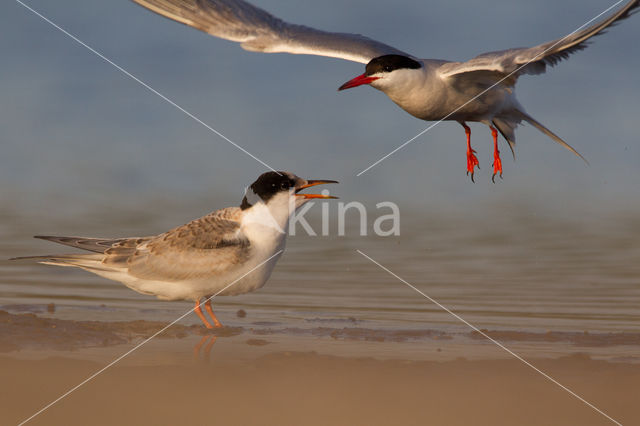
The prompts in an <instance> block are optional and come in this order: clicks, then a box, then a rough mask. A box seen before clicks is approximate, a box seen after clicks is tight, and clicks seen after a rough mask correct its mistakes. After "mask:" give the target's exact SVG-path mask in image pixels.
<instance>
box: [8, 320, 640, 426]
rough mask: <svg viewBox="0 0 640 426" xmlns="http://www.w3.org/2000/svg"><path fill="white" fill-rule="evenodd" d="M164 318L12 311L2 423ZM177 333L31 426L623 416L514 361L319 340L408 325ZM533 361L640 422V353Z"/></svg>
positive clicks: (624, 339)
mask: <svg viewBox="0 0 640 426" xmlns="http://www.w3.org/2000/svg"><path fill="white" fill-rule="evenodd" d="M162 325H164V324H161V323H155V322H149V321H131V322H114V323H101V322H97V321H66V320H56V319H51V318H40V317H38V316H37V315H34V314H18V315H16V314H10V313H7V312H0V350H1V351H2V352H4V353H3V355H1V356H0V377H2V383H3V386H2V387H1V388H0V389H1V390H0V400H1V401H2V410H0V424H3V425H4V424H17V423H19V422H20V421H22V420H25V419H26V418H28V417H29V416H31V415H32V414H34V413H35V412H36V411H38V410H39V409H40V408H42V407H43V406H45V405H46V404H48V403H49V402H51V401H53V400H54V399H56V398H57V397H59V396H60V395H61V394H63V393H64V392H66V391H67V390H69V389H70V388H72V387H74V386H76V385H77V384H78V383H80V382H82V381H83V380H84V379H86V378H87V377H89V376H90V375H92V374H93V373H95V372H96V371H98V370H100V369H101V368H102V367H104V366H105V365H107V364H108V363H109V362H110V361H111V360H113V359H115V358H116V357H117V356H119V355H120V354H122V353H124V352H126V351H127V350H129V349H130V348H132V347H133V346H134V345H135V344H137V343H139V342H141V341H142V340H143V339H144V337H146V336H148V335H150V334H151V332H152V331H156V330H158V329H159V328H160V327H161V326H162ZM170 330H171V331H170V332H168V333H167V334H164V335H162V337H161V338H159V339H154V340H153V341H151V342H150V343H149V344H147V345H145V346H144V347H143V348H141V349H140V350H138V351H136V352H134V353H133V354H131V355H130V356H128V357H127V358H125V359H124V360H123V361H121V362H119V363H118V364H116V365H114V366H113V367H112V368H110V369H108V370H107V371H105V372H104V373H102V374H100V375H99V376H98V377H96V378H95V379H94V380H92V381H90V382H88V383H87V384H86V385H84V386H82V387H81V388H79V389H78V390H77V391H75V392H73V393H72V394H71V395H69V396H68V397H67V398H65V399H64V400H62V401H60V402H59V403H58V404H56V405H54V406H53V407H51V408H50V409H48V410H47V411H45V412H43V413H42V414H41V415H39V416H38V417H36V418H34V419H33V420H32V421H31V422H30V423H29V424H34V425H37V424H42V425H76V424H77V425H84V424H95V425H113V424H154V425H175V424H185V423H189V424H198V425H199V424H229V425H236V424H242V425H245V424H260V425H289V424H291V425H299V424H309V425H327V424H341V425H343V424H344V425H356V424H357V425H360V424H362V425H365V424H366V425H388V424H415V425H423V424H437V425H440V424H442V425H469V424H474V425H541V424H580V425H605V424H611V422H609V421H608V420H607V419H606V418H605V417H603V416H602V415H601V414H599V413H597V412H596V411H594V410H593V409H592V408H589V407H588V406H586V405H585V404H584V403H582V402H580V401H579V400H577V399H575V398H574V397H573V396H571V395H569V394H568V393H567V392H566V391H564V390H562V389H560V388H559V387H558V386H557V385H555V384H553V383H551V382H549V381H548V380H547V379H545V378H543V377H542V376H540V375H539V374H537V373H535V372H534V371H533V370H531V369H530V368H529V367H527V366H525V365H523V364H522V363H521V362H519V361H517V360H515V359H513V358H499V359H469V358H468V357H464V358H463V357H457V358H455V359H447V360H433V361H431V360H429V361H425V360H411V359H402V358H399V359H398V358H396V359H380V358H379V357H377V353H378V352H374V351H372V352H371V354H370V355H364V356H363V355H362V351H361V352H360V354H359V355H356V356H347V355H341V356H335V355H327V354H319V353H317V352H315V351H308V350H307V349H306V348H307V347H308V343H309V342H312V343H313V342H317V341H318V339H327V338H329V339H334V340H335V339H337V340H338V341H339V342H340V343H341V344H343V345H347V346H349V345H351V346H353V347H363V345H365V346H364V347H371V348H376V351H379V348H380V347H381V346H366V345H367V344H371V345H382V347H384V348H386V349H388V350H389V351H396V352H401V351H402V350H403V348H406V347H407V345H408V343H402V342H403V341H406V339H408V338H409V337H415V336H409V337H407V335H406V333H399V334H396V335H395V338H394V339H391V340H390V341H389V342H380V341H375V340H376V339H377V340H379V339H380V336H386V335H387V334H381V335H378V334H375V333H373V331H371V330H365V331H364V333H363V334H362V335H356V334H355V332H354V331H353V329H349V328H335V329H334V331H333V332H331V331H328V330H331V329H330V328H328V327H320V328H316V329H313V330H315V331H312V333H311V335H304V333H300V334H296V333H288V334H286V335H284V336H283V335H282V333H280V334H278V333H269V332H266V331H265V330H267V331H268V330H269V328H268V327H265V328H263V329H258V330H256V329H253V328H252V329H239V328H236V329H233V328H230V329H227V330H225V331H223V332H221V333H218V335H217V336H216V335H214V334H209V333H207V332H206V331H205V330H204V329H203V328H202V327H197V326H184V325H180V324H178V325H176V326H175V328H173V327H172V329H170ZM317 330H322V332H319V331H317ZM372 333H373V334H372ZM316 334H317V335H316ZM332 334H333V335H334V336H333V337H331V335H332ZM327 336H329V337H327ZM372 336H373V337H372ZM392 336H393V334H392ZM496 336H497V334H496ZM423 337H424V336H423ZM469 337H470V338H471V339H473V338H474V336H473V335H470V336H469ZM500 337H502V338H503V339H507V340H509V339H514V338H517V339H527V340H530V341H532V342H536V341H539V340H541V339H544V338H546V339H551V340H555V339H559V338H564V339H569V340H570V339H572V338H575V339H578V338H579V339H582V341H581V342H582V343H584V340H586V341H587V343H589V342H591V344H593V345H594V346H598V345H602V343H603V341H607V339H608V341H610V343H611V344H614V345H615V344H616V342H618V343H623V344H634V343H635V339H636V338H637V336H636V335H633V334H631V335H626V334H625V335H605V336H580V337H578V336H564V335H557V334H556V335H551V336H546V337H545V335H544V334H541V335H538V334H535V333H534V334H533V335H528V334H525V335H523V336H520V335H515V334H514V335H510V334H504V333H503V335H501V336H500ZM428 339H434V336H428ZM371 340H374V341H375V342H374V343H369V342H370V341H371ZM453 340H455V339H453ZM436 341H437V342H438V345H440V346H442V347H443V348H444V350H446V349H447V348H448V346H447V345H449V344H451V343H452V340H448V339H446V338H444V340H443V336H437V338H436ZM283 342H284V344H283ZM321 342H325V341H321ZM574 343H575V342H574ZM423 344H424V345H425V348H426V347H429V346H428V345H426V344H425V343H424V342H421V343H420V345H423ZM283 348H288V349H287V350H283ZM465 350H468V349H465ZM465 355H466V353H465ZM407 358H408V357H407ZM530 361H532V362H533V363H534V364H535V365H536V366H537V367H539V368H540V369H542V370H544V371H545V372H547V373H548V374H550V375H551V376H553V377H554V378H556V379H557V380H558V381H560V382H561V383H563V384H564V385H566V386H568V387H569V388H571V389H572V390H573V391H575V392H576V393H578V394H579V395H581V396H582V397H584V398H586V399H587V400H588V401H590V402H592V403H593V404H595V405H596V406H597V407H598V408H600V409H601V410H603V411H604V412H606V413H607V414H609V415H610V416H612V417H613V418H615V419H616V420H618V421H619V422H621V423H622V424H640V392H638V388H639V384H640V364H638V363H627V362H606V361H601V360H595V359H592V358H590V357H589V356H588V355H585V354H574V355H570V356H560V357H556V358H553V357H547V358H544V359H534V358H531V359H530Z"/></svg>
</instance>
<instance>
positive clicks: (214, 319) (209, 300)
mask: <svg viewBox="0 0 640 426" xmlns="http://www.w3.org/2000/svg"><path fill="white" fill-rule="evenodd" d="M204 308H205V309H206V310H207V312H209V315H210V316H211V319H212V320H213V323H214V324H215V326H216V328H220V327H222V323H221V322H220V321H218V318H216V315H215V314H214V313H213V309H211V299H209V298H207V300H206V302H204Z"/></svg>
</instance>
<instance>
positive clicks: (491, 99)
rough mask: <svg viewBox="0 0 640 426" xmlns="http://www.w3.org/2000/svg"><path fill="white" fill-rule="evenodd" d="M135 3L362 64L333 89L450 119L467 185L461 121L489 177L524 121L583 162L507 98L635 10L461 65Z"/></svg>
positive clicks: (244, 6)
mask: <svg viewBox="0 0 640 426" xmlns="http://www.w3.org/2000/svg"><path fill="white" fill-rule="evenodd" d="M133 1H135V2H136V3H138V4H140V5H142V6H144V7H146V8H148V9H150V10H152V11H153V12H156V13H158V14H160V15H163V16H165V17H167V18H170V19H173V20H175V21H178V22H180V23H183V24H185V25H189V26H191V27H194V28H197V29H199V30H201V31H204V32H207V33H209V34H211V35H213V36H216V37H220V38H223V39H227V40H231V41H236V42H239V43H241V46H242V47H243V48H244V49H246V50H250V51H256V52H266V53H274V52H286V53H293V54H307V55H319V56H328V57H333V58H340V59H346V60H348V61H354V62H360V63H363V64H367V66H366V69H365V73H364V74H362V75H359V76H357V77H355V78H353V79H351V80H349V81H348V82H346V83H345V84H343V85H342V86H340V88H339V89H338V90H344V89H349V88H352V87H356V86H360V85H363V84H367V85H370V86H372V87H374V88H376V89H378V90H381V91H382V92H384V93H385V94H386V95H387V96H388V97H389V98H391V100H392V101H393V102H395V103H396V104H397V105H398V106H399V107H400V108H402V109H404V110H405V111H407V112H408V113H409V114H411V115H413V116H415V117H417V118H420V119H422V120H427V121H440V120H455V121H457V122H458V123H460V124H461V125H462V126H463V127H464V129H465V133H466V136H467V174H471V179H472V180H473V175H474V170H475V167H476V166H477V165H478V158H477V157H476V155H475V151H474V150H473V149H472V148H471V129H470V128H469V126H467V124H466V123H467V122H474V121H475V122H481V123H483V124H485V125H487V126H489V128H490V130H491V135H492V137H493V147H494V154H493V156H494V162H493V176H492V179H494V178H495V176H496V174H500V176H502V161H501V159H500V151H499V150H498V132H500V133H501V134H502V136H503V137H504V139H506V140H507V142H508V143H509V147H510V148H511V152H512V154H513V155H514V157H515V152H514V145H515V143H516V138H515V129H516V127H517V126H518V124H520V123H521V122H522V121H526V122H528V123H530V124H531V125H533V126H534V127H536V128H537V129H538V130H540V131H541V132H542V133H544V134H546V135H547V136H548V137H550V138H551V139H552V140H554V141H555V142H557V143H559V144H560V145H562V146H564V147H565V148H567V149H569V150H570V151H571V152H573V153H574V154H576V155H577V156H579V157H580V158H582V159H583V160H584V158H583V157H582V156H581V155H580V154H579V153H578V152H577V151H576V150H575V149H573V148H572V147H571V146H569V144H567V143H566V142H565V141H564V140H562V139H561V138H560V137H559V136H558V135H556V134H555V133H553V132H552V131H551V130H549V129H547V128H546V127H545V126H544V125H542V124H541V123H540V122H538V121H537V120H535V119H534V118H533V117H531V116H530V115H529V114H527V113H526V112H525V110H524V108H523V107H522V105H520V103H519V102H518V100H517V99H516V97H515V93H514V90H515V84H516V81H517V79H518V77H520V76H521V75H523V74H542V73H544V72H545V71H546V68H547V65H555V64H556V63H557V62H559V61H561V60H562V59H566V58H567V57H568V56H569V55H570V54H571V53H574V52H577V51H579V50H582V49H584V48H585V47H587V45H588V42H587V40H588V39H589V38H591V37H593V36H595V35H598V34H601V33H603V32H604V30H605V29H606V28H607V27H609V26H611V25H613V24H615V23H617V22H618V21H620V20H622V19H625V18H628V17H629V16H630V15H631V14H632V13H634V12H635V11H637V10H636V9H637V8H638V6H639V5H640V0H631V1H629V2H628V3H626V4H625V5H624V6H623V7H622V8H620V9H619V10H618V11H616V12H615V13H613V14H611V15H610V16H608V17H607V18H604V19H602V20H601V21H599V22H597V23H595V24H593V25H591V26H589V27H587V28H584V29H581V30H579V31H576V32H573V33H571V34H569V35H568V36H566V37H563V38H560V39H557V40H553V41H549V42H547V43H543V44H540V45H537V46H534V47H530V48H515V49H508V50H502V51H497V52H489V53H483V54H481V55H478V56H476V57H475V58H473V59H471V60H469V61H466V62H453V61H447V60H439V59H420V58H418V57H416V56H413V55H410V54H408V53H405V52H402V51H400V50H398V49H396V48H394V47H391V46H388V45H386V44H383V43H380V42H378V41H375V40H372V39H370V38H367V37H364V36H361V35H358V34H347V33H332V32H326V31H320V30H317V29H314V28H310V27H306V26H303V25H297V24H290V23H288V22H285V21H283V20H281V19H279V18H277V17H275V16H273V15H271V14H270V13H268V12H266V11H264V10H262V9H260V8H258V7H255V6H253V5H251V4H249V3H247V2H245V1H243V0H133Z"/></svg>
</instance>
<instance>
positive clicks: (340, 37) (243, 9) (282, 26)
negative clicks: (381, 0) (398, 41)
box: [133, 0, 411, 64]
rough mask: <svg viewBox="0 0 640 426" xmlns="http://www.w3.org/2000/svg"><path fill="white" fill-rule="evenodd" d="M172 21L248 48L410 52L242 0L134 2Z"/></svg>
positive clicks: (336, 54)
mask: <svg viewBox="0 0 640 426" xmlns="http://www.w3.org/2000/svg"><path fill="white" fill-rule="evenodd" d="M133 1H135V2H136V3H138V4H140V5H141V6H144V7H146V8H147V9H149V10H151V11H153V12H156V13H158V14H160V15H163V16H165V17H167V18H169V19H173V20H174V21H178V22H180V23H182V24H185V25H189V26H190V27H194V28H197V29H199V30H201V31H204V32H206V33H209V34H211V35H213V36H216V37H220V38H223V39H226V40H231V41H236V42H239V43H240V44H241V46H242V47H243V48H244V49H246V50H250V51H255V52H265V53H276V52H284V53H293V54H303V55H319V56H328V57H332V58H340V59H346V60H348V61H354V62H361V63H363V64H366V63H368V62H369V61H370V60H371V59H373V58H377V57H378V56H383V55H389V54H395V55H404V56H411V55H408V54H406V53H404V52H401V51H399V50H398V49H395V48H393V47H391V46H387V45H386V44H383V43H380V42H378V41H375V40H372V39H370V38H367V37H364V36H361V35H359V34H346V33H332V32H326V31H320V30H316V29H314V28H310V27H305V26H303V25H296V24H290V23H288V22H285V21H283V20H281V19H279V18H277V17H275V16H273V15H271V14H270V13H268V12H266V11H264V10H262V9H260V8H257V7H255V6H253V5H252V4H249V3H247V2H245V1H243V0H133Z"/></svg>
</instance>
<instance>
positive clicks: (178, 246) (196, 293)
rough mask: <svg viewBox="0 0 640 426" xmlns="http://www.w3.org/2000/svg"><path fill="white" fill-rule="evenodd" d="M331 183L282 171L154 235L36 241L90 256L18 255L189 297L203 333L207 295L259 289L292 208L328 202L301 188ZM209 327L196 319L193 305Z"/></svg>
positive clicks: (280, 247) (163, 295)
mask: <svg viewBox="0 0 640 426" xmlns="http://www.w3.org/2000/svg"><path fill="white" fill-rule="evenodd" d="M327 183H338V182H336V181H333V180H305V179H302V178H299V177H298V176H296V175H294V174H292V173H289V172H267V173H264V174H262V175H261V176H260V177H259V178H258V179H257V180H256V181H255V182H254V183H253V184H251V186H249V188H247V190H246V192H245V196H244V198H243V199H242V203H241V205H240V207H227V208H223V209H220V210H216V211H214V212H212V213H209V214H208V215H206V216H203V217H201V218H199V219H195V220H192V221H191V222H189V223H187V224H185V225H182V226H179V227H177V228H174V229H172V230H170V231H167V232H165V233H162V234H160V235H155V236H150V237H134V238H84V237H52V236H36V238H41V239H44V240H49V241H53V242H56V243H60V244H65V245H68V246H72V247H76V248H79V249H83V250H87V251H90V252H92V253H90V254H83V253H79V254H66V255H47V256H29V257H18V258H14V259H12V260H18V259H33V260H37V261H38V262H40V263H44V264H48V265H58V266H72V267H77V268H82V269H84V270H86V271H89V272H93V273H94V274H96V275H100V276H102V277H104V278H108V279H111V280H114V281H120V282H122V283H123V284H124V285H126V286H127V287H129V288H131V289H132V290H135V291H137V292H138V293H142V294H149V295H154V296H157V297H158V298H159V299H163V300H191V301H194V302H195V309H194V310H195V312H196V314H197V315H198V317H199V318H200V319H201V320H202V322H203V323H204V325H205V326H206V327H207V328H213V327H214V326H215V327H221V326H222V325H221V323H220V321H218V319H217V318H216V316H215V315H214V313H213V310H212V308H211V298H212V296H214V295H221V296H227V295H237V294H243V293H248V292H251V291H254V290H257V289H259V288H260V287H262V286H263V285H264V284H265V283H266V282H267V280H268V279H269V276H270V275H271V272H272V271H273V268H274V266H275V264H276V262H277V261H278V259H279V257H280V255H281V254H282V252H283V251H284V248H285V243H286V235H287V234H286V229H287V228H288V223H289V219H290V217H291V215H292V214H293V213H294V212H295V210H296V209H297V208H299V207H300V206H302V205H303V204H304V203H306V202H307V201H309V200H312V199H329V198H336V197H333V196H330V195H325V194H305V193H300V191H301V190H303V189H305V188H309V187H312V186H316V185H321V184H327ZM203 298H205V299H206V300H205V302H204V306H205V309H206V310H207V312H208V313H209V315H210V316H211V319H212V320H213V325H212V324H211V323H210V322H209V321H208V320H207V318H206V317H205V316H204V314H203V312H202V309H201V300H202V299H203Z"/></svg>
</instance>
